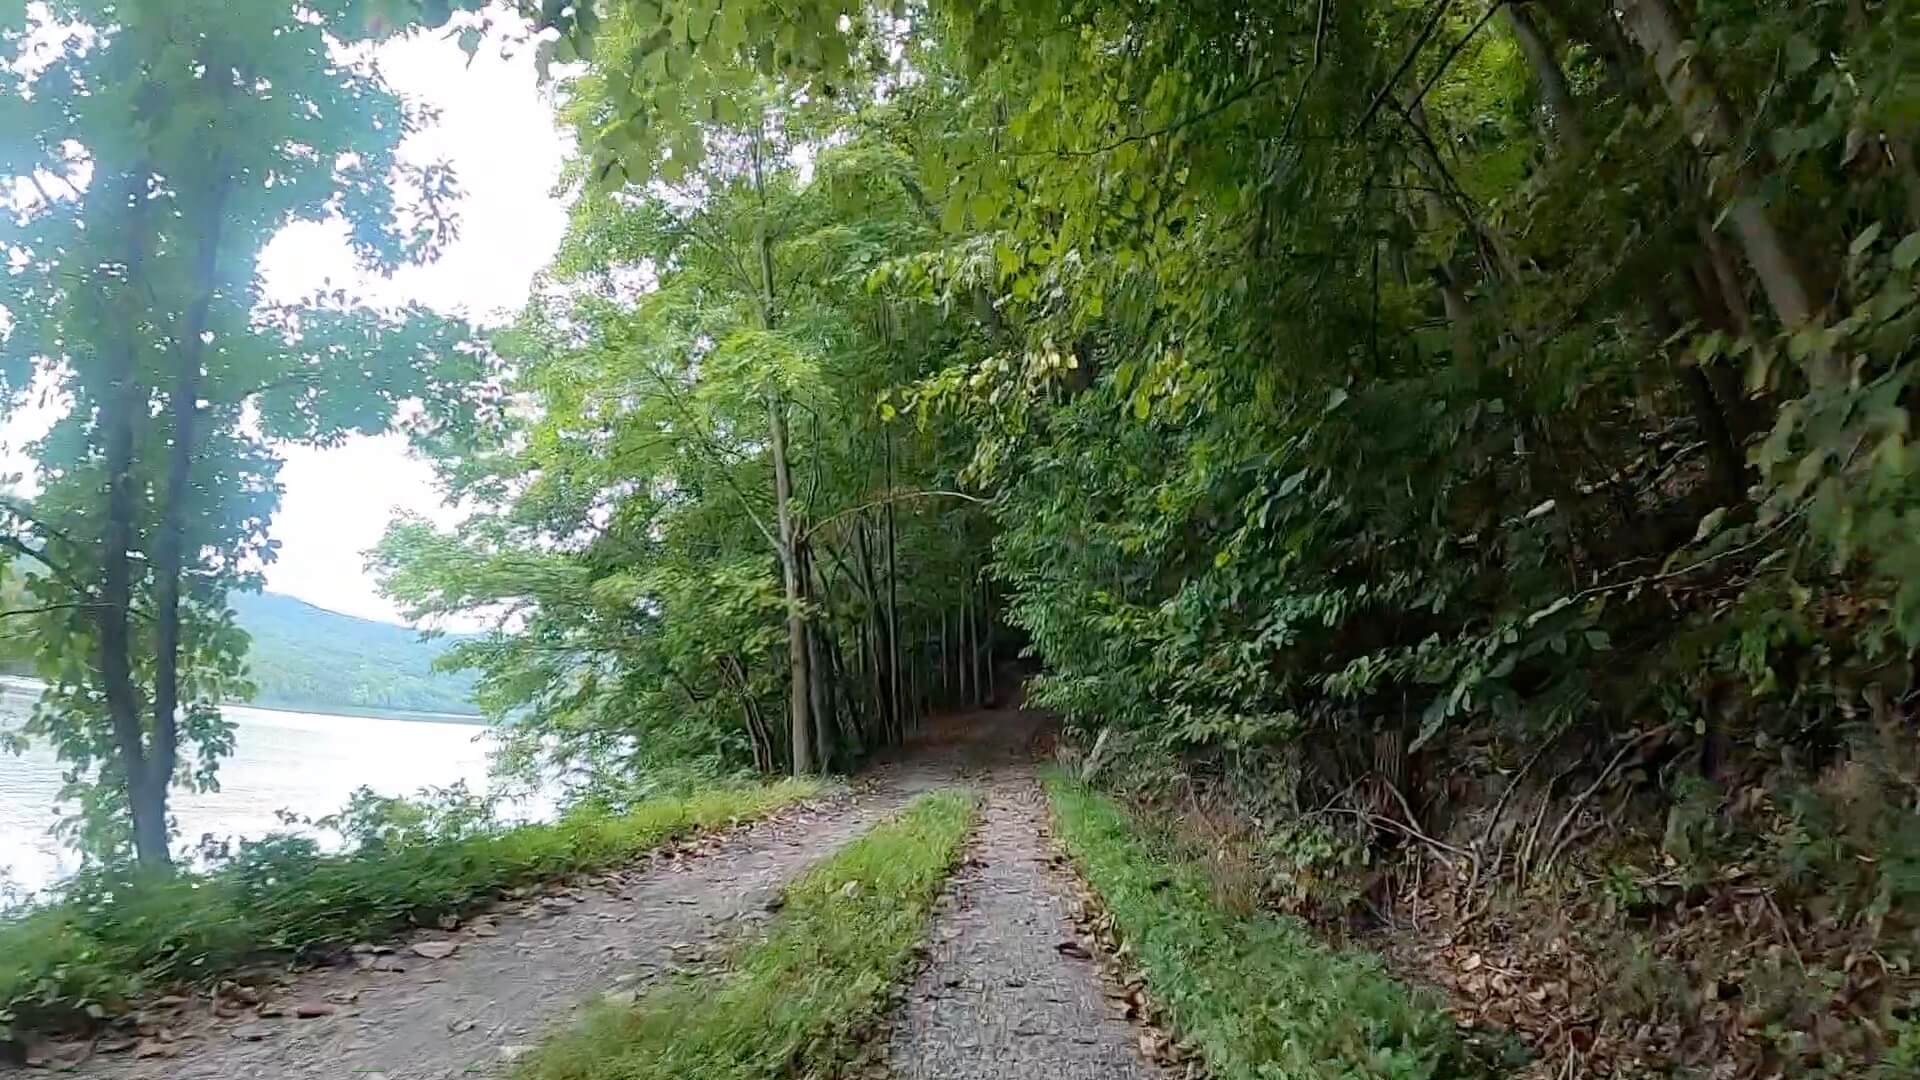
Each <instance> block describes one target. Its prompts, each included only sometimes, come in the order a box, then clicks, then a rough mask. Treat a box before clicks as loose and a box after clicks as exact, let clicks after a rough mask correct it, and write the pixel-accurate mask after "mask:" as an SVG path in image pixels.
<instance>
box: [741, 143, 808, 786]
mask: <svg viewBox="0 0 1920 1080" xmlns="http://www.w3.org/2000/svg"><path fill="white" fill-rule="evenodd" d="M762 152H763V147H762V146H761V142H760V136H759V134H758V133H757V132H756V133H755V135H754V138H753V184H754V187H755V189H756V190H757V191H759V193H760V215H759V217H757V218H756V219H755V220H754V223H753V246H754V252H755V255H756V256H757V259H758V262H759V269H760V295H759V297H758V301H759V309H760V311H759V314H760V328H761V329H762V330H769V331H770V330H772V329H773V328H774V325H775V322H776V316H775V314H774V294H773V247H772V245H771V244H770V243H769V241H768V240H767V214H766V177H765V175H764V173H763V172H762V160H761V155H762ZM766 397H767V438H768V441H769V443H770V444H771V449H772V452H773V502H774V516H775V517H776V518H777V519H778V522H779V534H780V537H779V539H780V574H781V577H782V579H783V582H782V584H783V586H784V590H785V596H786V601H787V672H788V683H787V712H788V717H787V722H788V737H789V738H790V739H791V740H792V742H793V774H794V775H795V776H804V775H806V774H807V773H811V772H812V771H813V725H812V721H811V717H810V716H809V712H810V706H811V702H812V691H811V689H810V688H809V686H808V675H809V674H810V670H809V667H808V663H807V619H806V613H805V609H804V607H803V604H802V600H801V592H802V586H801V581H800V554H799V551H798V550H797V543H798V541H797V538H796V532H797V531H796V530H795V528H794V524H793V474H792V471H791V469H790V466H789V462H788V461H787V402H786V398H785V397H784V396H783V395H782V394H781V393H780V390H779V388H778V387H777V386H774V385H772V384H769V385H768V386H767V389H766Z"/></svg>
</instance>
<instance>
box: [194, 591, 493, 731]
mask: <svg viewBox="0 0 1920 1080" xmlns="http://www.w3.org/2000/svg"><path fill="white" fill-rule="evenodd" d="M230 602H231V603H232V604H233V609H234V611H235V612H236V613H237V614H238V616H239V621H240V625H241V627H242V628H244V629H245V630H246V631H247V633H248V634H250V635H252V637H253V648H252V649H251V650H250V651H249V652H248V654H247V666H248V667H249V668H250V669H251V670H252V672H253V681H254V684H255V685H257V686H258V687H259V693H258V694H256V695H254V699H253V702H252V703H253V704H255V705H266V706H271V707H273V708H281V709H307V710H312V711H316V712H325V711H328V710H332V709H353V710H385V709H398V710H406V711H411V712H440V713H468V714H471V713H473V712H475V709H474V706H473V700H472V691H473V677H472V676H471V675H470V674H467V673H464V672H463V673H460V674H455V675H447V674H442V673H440V672H436V671H434V670H433V660H434V657H436V656H438V655H440V653H441V652H442V651H444V650H445V649H446V647H447V646H448V644H449V640H448V639H446V638H441V639H437V640H434V641H421V640H420V635H419V634H418V633H417V632H416V631H413V630H409V629H408V628H406V627H404V626H395V625H393V624H392V623H383V622H375V621H373V620H372V619H360V618H355V617H354V616H352V615H342V614H340V613H339V612H337V611H328V610H326V609H325V608H318V607H315V606H313V605H312V604H309V603H306V602H305V601H302V600H295V599H294V598H293V597H291V596H282V595H280V594H278V593H258V594H254V593H237V594H235V595H234V596H232V597H231V598H230Z"/></svg>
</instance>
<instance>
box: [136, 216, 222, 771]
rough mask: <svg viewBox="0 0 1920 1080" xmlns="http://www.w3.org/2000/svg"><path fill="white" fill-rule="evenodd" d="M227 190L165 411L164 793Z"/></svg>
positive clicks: (160, 664)
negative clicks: (168, 435)
mask: <svg viewBox="0 0 1920 1080" xmlns="http://www.w3.org/2000/svg"><path fill="white" fill-rule="evenodd" d="M227 187H228V185H227V184H226V183H225V182H222V183H220V184H219V186H217V187H216V188H215V189H214V190H213V192H212V194H211V197H210V199H209V202H208V206H207V211H206V214H205V218H204V220H203V221H202V223H201V227H200V237H199V241H200V249H199V251H197V252H196V253H195V265H194V277H195V284H196V286H197V289H196V292H195V294H194V298H193V303H192V304H191V305H189V306H188V308H187V311H186V315H185V318H184V319H183V320H182V322H181V326H180V332H179V334H178V335H177V338H176V340H175V342H174V352H175V354H176V355H175V367H174V375H173V389H172V391H171V392H170V393H169V395H168V396H169V401H168V407H169V411H170V412H171V414H172V418H173V432H172V440H173V441H172V444H171V445H170V446H169V447H168V448H167V487H166V502H165V504H164V505H163V506H162V508H161V513H160V532H159V535H158V536H156V537H155V538H154V547H153V564H154V565H153V574H154V582H153V587H154V613H153V621H154V654H153V751H152V753H151V754H150V755H149V756H148V758H147V771H148V772H149V773H150V774H151V775H150V777H149V783H151V784H153V785H154V786H156V787H158V788H159V789H160V791H161V792H162V793H163V794H164V792H165V791H166V789H167V787H168V786H169V785H170V784H171V783H172V779H173V768H174V765H175V763H176V761H177V760H178V757H179V741H180V729H179V711H180V581H181V577H182V575H183V574H184V573H185V572H186V567H185V561H186V558H185V549H186V532H187V504H188V502H189V501H191V500H192V498H193V490H192V485H193V453H194V444H195V442H196V441H197V439H198V432H197V430H196V428H197V421H198V420H199V417H200V366H201V358H202V357H203V356H204V355H205V351H206V342H205V340H204V335H205V334H206V332H207V313H208V310H209V309H210V308H211V307H212V305H213V294H214V292H215V290H216V288H217V286H218V280H217V275H218V273H219V269H220V267H219V260H220V237H221V233H222V231H223V225H224V222H225V220H226V204H227Z"/></svg>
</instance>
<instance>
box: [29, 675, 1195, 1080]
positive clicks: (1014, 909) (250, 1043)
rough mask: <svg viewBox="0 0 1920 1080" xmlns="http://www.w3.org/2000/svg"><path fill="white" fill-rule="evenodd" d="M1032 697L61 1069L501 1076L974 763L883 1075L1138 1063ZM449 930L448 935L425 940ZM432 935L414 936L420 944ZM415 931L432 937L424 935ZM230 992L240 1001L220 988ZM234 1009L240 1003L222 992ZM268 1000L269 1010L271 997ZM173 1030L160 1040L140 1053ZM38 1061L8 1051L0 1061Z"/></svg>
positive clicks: (694, 963) (761, 913)
mask: <svg viewBox="0 0 1920 1080" xmlns="http://www.w3.org/2000/svg"><path fill="white" fill-rule="evenodd" d="M1035 723H1036V722H1035V720H1034V717H1033V714H1030V713H1022V712H1018V711H1012V710H1009V711H1004V712H991V713H976V714H973V715H970V716H964V717H954V718H949V719H947V720H945V721H943V722H941V723H939V724H937V725H935V726H934V728H933V730H930V731H928V732H926V733H925V734H924V735H923V736H922V737H921V738H920V739H918V740H916V745H915V746H913V747H912V748H911V749H909V750H908V751H906V752H903V753H901V754H898V755H896V756H895V759H894V760H893V761H890V762H887V763H885V764H883V765H881V766H879V767H878V768H877V769H876V770H875V771H874V772H873V773H872V774H870V775H869V776H868V777H866V778H864V779H863V780H862V782H861V783H859V784H857V785H855V789H854V793H853V794H851V795H848V796H844V797H841V798H837V799H834V800H831V801H829V802H827V803H825V804H823V805H820V806H816V807H810V808H806V809H802V810H798V811H790V812H787V813H783V814H780V815H777V816H776V817H774V818H772V819H770V820H768V821H764V822H760V823H758V824H755V825H752V826H748V827H746V828H743V829H741V830H740V831H738V832H737V833H736V834H734V835H732V836H729V837H726V838H724V839H723V840H721V841H719V842H717V843H716V844H714V845H712V850H710V851H709V852H708V853H705V854H699V855H695V856H692V857H688V858H683V859H673V860H661V861H657V862H654V863H652V864H644V863H643V864H641V865H638V866H636V867H634V868H632V869H630V870H627V871H623V872H618V873H614V874H609V875H601V876H598V877H594V878H591V879H589V881H588V883H587V884H584V885H581V886H579V887H577V888H573V889H570V890H565V891H563V892H561V893H560V894H558V895H555V894H551V893H549V894H542V895H536V896H533V897H529V898H527V899H525V900H523V901H519V902H509V903H508V904H506V905H504V906H503V908H502V909H501V910H500V911H498V912H496V913H495V914H493V915H490V916H487V917H485V918H481V919H477V920H476V921H475V922H473V923H469V924H468V925H466V926H463V927H461V928H459V929H456V930H452V931H447V932H427V933H424V934H422V935H420V936H419V937H416V938H414V939H413V940H411V941H408V942H402V943H397V944H398V948H397V951H394V952H392V953H390V954H388V953H383V954H381V955H377V956H371V955H370V956H361V957H359V958H358V959H359V962H358V964H356V965H354V966H349V967H338V968H326V969H320V970H316V971H311V972H306V973H302V974H299V975H296V976H291V977H288V978H286V979H283V980H282V984H281V985H279V986H277V987H269V988H268V990H269V992H270V995H271V996H269V997H268V998H267V999H266V1004H265V1006H264V1007H256V1008H250V1009H247V1010H246V1011H245V1012H244V1014H243V1015H240V1016H231V1017H215V1016H212V1015H210V1014H209V1013H208V1012H207V1005H206V1003H205V1001H204V999H203V1000H202V1001H201V1002H198V1003H196V1004H193V1005H189V1006H186V1007H185V1008H184V1010H183V1011H182V1012H181V1013H176V1014H174V1015H173V1016H172V1017H171V1018H170V1019H169V1020H168V1021H167V1030H169V1031H172V1032H176V1033H178V1034H179V1035H180V1036H181V1037H180V1038H179V1039H178V1041H175V1042H173V1043H171V1044H168V1045H167V1046H165V1047H159V1045H158V1044H157V1043H155V1042H154V1041H152V1040H147V1041H146V1043H145V1044H144V1045H143V1047H141V1048H139V1049H133V1048H130V1047H128V1046H126V1045H121V1046H119V1047H117V1048H114V1049H115V1050H117V1052H105V1051H106V1049H107V1046H106V1045H103V1046H102V1047H101V1048H100V1049H101V1051H102V1052H98V1053H95V1054H94V1055H93V1056H91V1057H90V1058H87V1059H86V1060H84V1061H82V1062H80V1063H79V1064H78V1065H77V1066H76V1067H74V1068H73V1069H72V1070H71V1073H73V1074H78V1075H81V1076H87V1077H97V1078H100V1080H216V1078H217V1080H368V1078H381V1077H384V1078H386V1080H451V1078H454V1077H460V1078H468V1077H500V1076H504V1075H505V1074H506V1073H507V1072H508V1071H509V1066H510V1063H511V1062H512V1061H513V1060H515V1059H516V1058H517V1057H518V1056H519V1055H520V1054H523V1053H525V1052H526V1051H527V1050H528V1049H531V1047H532V1046H533V1044H535V1043H537V1042H538V1041H539V1040H540V1039H541V1037H542V1036H543V1035H545V1034H546V1033H548V1032H549V1031H552V1030H554V1029H556V1028H558V1027H560V1026H562V1025H564V1024H566V1023H567V1022H569V1021H570V1020H571V1019H572V1018H573V1016H574V1015H575V1014H576V1011H577V1009H578V1007H579V1006H580V1005H581V1004H582V1003H584V1002H586V1001H588V1000H591V999H592V998H593V997H594V996H596V995H598V994H603V993H607V992H610V991H612V992H626V991H631V990H637V989H641V988H643V987H645V986H646V985H647V984H648V983H649V982H650V981H652V980H653V979H655V978H657V977H658V976H660V975H661V974H663V973H667V972H671V971H674V970H680V969H685V968H689V967H698V966H700V964H701V963H702V961H703V960H704V959H705V957H706V955H707V953H708V952H709V951H710V950H712V949H713V947H715V946H716V945H718V944H720V943H722V942H724V941H725V940H727V939H728V938H730V937H732V936H734V935H735V934H736V933H738V932H739V930H740V929H741V924H742V922H743V921H751V920H759V919H763V918H766V917H767V915H766V914H765V909H766V906H767V902H768V901H769V900H770V899H772V898H773V896H774V895H775V894H776V893H777V891H778V889H779V888H780V886H781V885H782V884H783V883H785V882H786V881H788V880H789V879H791V878H792V877H793V876H795V875H796V874H797V873H799V872H800V871H801V870H803V869H804V868H806V867H807V866H808V865H810V864H812V863H813V862H815V861H817V860H819V859H821V858H824V857H826V856H828V855H830V854H832V853H833V852H834V851H835V850H837V849H838V848H839V847H840V846H842V845H843V844H845V843H847V842H848V841H850V840H852V839H853V838H854V837H856V836H858V835H859V834H860V833H862V832H864V831H865V830H866V829H867V828H869V827H870V826H872V825H873V824H875V823H876V822H878V821H880V820H881V819H882V818H884V817H886V816H887V815H888V814H890V813H892V812H893V811H894V810H896V809H898V808H899V807H900V806H901V805H902V804H903V803H905V802H906V801H907V799H908V798H910V797H911V796H912V795H914V794H917V793H919V792H921V791H925V790H929V789H932V788H936V787H942V786H946V785H949V784H953V783H969V784H972V785H974V786H975V787H977V788H979V789H981V790H982V791H983V792H984V793H985V794H986V796H987V802H986V804H985V814H984V819H983V822H982V824H981V828H980V831H979V833H978V835H977V837H976V838H975V842H974V846H973V849H972V851H971V853H970V858H969V860H968V862H967V864H966V865H965V866H964V867H962V868H961V870H960V871H959V873H958V874H956V876H955V879H954V881H953V882H951V883H950V884H949V888H948V892H947V895H946V896H945V897H944V898H943V901H942V905H941V909H940V913H939V914H938V915H937V916H936V919H935V922H934V926H933V927H932V935H933V937H932V941H931V943H930V952H931V963H930V964H929V965H928V967H927V968H926V969H925V970H924V971H923V972H922V973H921V974H920V976H919V977H918V979H917V981H916V985H915V986H914V987H913V988H912V990H911V991H910V992H909V993H908V994H907V996H906V999H905V1001H904V1003H903V1005H902V1006H901V1008H900V1010H899V1012H898V1015H896V1017H895V1018H894V1021H893V1024H892V1025H891V1031H892V1035H891V1043H890V1046H889V1048H888V1051H889V1052H888V1059H889V1064H890V1066H891V1069H892V1071H893V1073H894V1075H895V1077H896V1080H936V1078H939V1080H948V1078H951V1080H972V1078H975V1077H982V1078H984V1077H992V1078H994V1080H1082V1078H1085V1080H1092V1078H1094V1077H1099V1078H1102V1080H1108V1078H1112V1080H1145V1078H1148V1077H1152V1076H1155V1075H1157V1074H1156V1073H1155V1071H1154V1070H1153V1069H1152V1068H1151V1067H1150V1066H1148V1065H1146V1064H1145V1063H1144V1061H1143V1059H1142V1058H1141V1057H1140V1055H1139V1053H1138V1050H1137V1045H1136V1044H1137V1035H1136V1033H1135V1031H1134V1029H1133V1028H1131V1026H1130V1025H1128V1024H1127V1023H1126V1022H1125V1021H1124V1020H1119V1019H1115V1018H1114V1017H1113V1015H1112V1014H1111V1013H1110V1012H1109V1011H1108V1010H1107V1009H1106V1007H1105V1004H1104V1001H1103V997H1102V983H1101V974H1100V972H1099V970H1098V968H1097V967H1096V966H1095V965H1094V964H1093V963H1092V962H1090V961H1089V960H1088V959H1086V958H1085V956H1084V955H1083V954H1082V955H1073V954H1074V953H1075V952H1076V951H1077V950H1073V949H1071V948H1070V949H1069V950H1068V951H1067V952H1064V953H1063V952H1062V951H1060V950H1059V948H1057V946H1059V945H1060V944H1061V943H1063V942H1068V941H1071V940H1072V939H1073V931H1072V927H1071V925H1070V923H1069V921H1068V911H1069V909H1070V901H1069V899H1068V897H1069V896H1070V892H1069V889H1068V883H1067V882H1066V881H1065V880H1064V879H1063V878H1062V875H1061V872H1060V871H1058V870H1057V869H1054V868H1053V867H1051V866H1050V865H1049V861H1048V854H1049V853H1048V852H1047V850H1046V848H1045V845H1044V843H1043V840H1042V838H1041V825H1042V823H1043V822H1044V820H1045V817H1046V809H1045V799H1044V796H1043V795H1042V794H1041V793H1040V791H1039V789H1038V786H1037V784H1036V783H1035V781H1034V779H1033V773H1032V766H1031V763H1030V762H1031V752H1030V751H1031V747H1032V743H1033V740H1034V737H1035V733H1036V730H1037V729H1036V726H1035ZM437 942H453V943H457V948H455V949H454V950H453V951H452V952H451V953H450V954H446V955H440V953H441V952H442V950H440V949H439V948H436V947H435V945H434V943H437ZM421 945H425V946H426V947H425V949H424V950H418V948H417V947H418V946H421ZM422 951H424V952H425V953H428V954H432V955H422ZM229 1005H231V1003H229ZM230 1011H231V1010H230ZM262 1013H269V1014H274V1015H269V1016H262V1015H261V1014H262ZM156 1048H163V1049H167V1050H169V1051H171V1052H173V1053H174V1056H171V1057H145V1058H143V1057H137V1056H136V1055H137V1054H139V1053H141V1052H142V1051H143V1050H152V1049H156ZM33 1075H45V1074H44V1073H39V1072H34V1071H28V1072H24V1073H21V1072H15V1071H13V1070H10V1069H8V1068H6V1067H5V1066H0V1080H25V1078H26V1077H30V1076H33Z"/></svg>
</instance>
